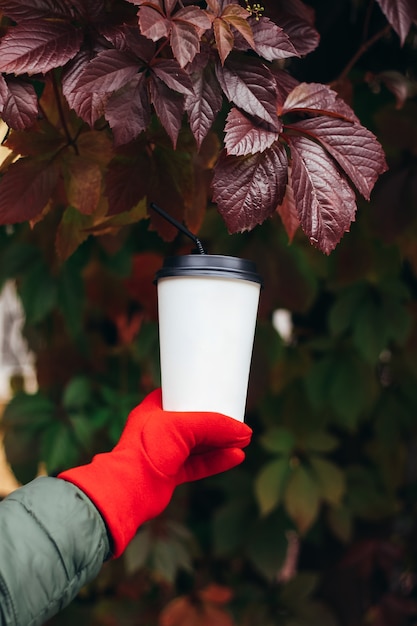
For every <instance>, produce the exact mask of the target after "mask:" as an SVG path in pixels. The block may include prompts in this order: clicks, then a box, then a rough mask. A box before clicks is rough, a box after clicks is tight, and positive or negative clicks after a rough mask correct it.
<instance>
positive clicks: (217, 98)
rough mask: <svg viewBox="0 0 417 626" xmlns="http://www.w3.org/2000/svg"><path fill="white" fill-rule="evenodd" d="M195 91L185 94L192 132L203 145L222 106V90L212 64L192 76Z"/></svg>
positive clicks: (199, 144)
mask: <svg viewBox="0 0 417 626" xmlns="http://www.w3.org/2000/svg"><path fill="white" fill-rule="evenodd" d="M190 79H191V84H192V88H193V92H192V93H191V94H188V95H186V96H185V102H184V105H185V110H186V111H187V114H188V119H189V123H190V128H191V132H192V133H193V135H194V138H195V140H196V142H197V145H198V147H199V148H200V147H201V144H202V142H203V139H204V138H205V137H206V136H207V133H208V131H209V130H210V128H211V126H212V124H213V122H214V120H215V118H216V115H217V113H218V112H219V111H220V109H221V106H222V101H223V97H222V92H221V89H220V85H219V83H218V82H217V79H216V77H215V75H214V73H213V70H212V68H211V66H209V65H207V66H206V67H204V68H203V69H200V70H199V71H197V72H193V73H192V74H191V76H190Z"/></svg>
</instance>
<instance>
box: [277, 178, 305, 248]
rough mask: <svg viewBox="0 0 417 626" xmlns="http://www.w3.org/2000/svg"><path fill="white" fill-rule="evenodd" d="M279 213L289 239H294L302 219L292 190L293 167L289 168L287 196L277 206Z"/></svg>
mask: <svg viewBox="0 0 417 626" xmlns="http://www.w3.org/2000/svg"><path fill="white" fill-rule="evenodd" d="M277 213H278V214H279V216H280V218H281V220H282V223H283V225H284V228H285V230H286V232H287V235H288V239H289V240H290V241H292V240H293V238H294V235H295V233H296V232H297V230H298V229H299V227H300V219H299V217H298V212H297V207H296V205H295V198H294V192H293V190H292V183H291V167H289V168H288V184H287V188H286V191H285V196H284V199H283V201H282V203H281V204H279V205H278V206H277Z"/></svg>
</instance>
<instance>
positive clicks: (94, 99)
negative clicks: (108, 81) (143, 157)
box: [62, 51, 108, 127]
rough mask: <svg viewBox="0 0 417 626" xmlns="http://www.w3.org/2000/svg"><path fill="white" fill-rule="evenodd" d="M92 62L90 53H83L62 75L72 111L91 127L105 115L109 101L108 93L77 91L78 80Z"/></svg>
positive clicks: (78, 55) (69, 64)
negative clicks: (105, 106) (106, 104)
mask: <svg viewBox="0 0 417 626" xmlns="http://www.w3.org/2000/svg"><path fill="white" fill-rule="evenodd" d="M90 60H91V56H90V53H89V52H87V51H82V52H79V53H78V54H77V56H76V57H75V58H74V59H73V60H71V61H70V62H69V63H68V64H67V66H66V67H65V69H64V71H63V73H62V93H63V94H64V96H65V99H66V101H67V102H68V105H69V106H70V108H71V109H74V111H75V112H76V113H77V115H78V116H79V117H80V118H81V119H82V120H84V121H85V122H87V124H89V125H90V126H91V127H92V126H93V125H94V122H96V121H97V120H98V119H99V118H100V117H101V116H102V115H103V113H104V105H105V103H106V101H107V99H108V95H107V94H106V93H97V92H94V91H93V92H89V91H84V90H80V91H77V90H76V85H77V82H78V79H79V78H80V76H81V74H82V73H83V71H84V70H85V69H86V66H87V63H88V62H89V61H90Z"/></svg>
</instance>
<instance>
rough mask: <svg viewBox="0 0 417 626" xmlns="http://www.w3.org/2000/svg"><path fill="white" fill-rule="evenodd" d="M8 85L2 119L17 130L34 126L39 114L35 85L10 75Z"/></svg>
mask: <svg viewBox="0 0 417 626" xmlns="http://www.w3.org/2000/svg"><path fill="white" fill-rule="evenodd" d="M7 87H8V95H7V98H6V100H5V101H4V108H3V112H2V119H3V120H4V122H6V124H7V125H8V126H10V127H11V128H14V129H15V130H23V129H25V128H28V127H29V126H32V124H33V123H34V122H35V120H36V118H37V115H38V98H37V96H36V92H35V89H34V87H33V85H31V83H27V82H22V81H19V80H14V79H13V78H11V77H9V78H8V80H7Z"/></svg>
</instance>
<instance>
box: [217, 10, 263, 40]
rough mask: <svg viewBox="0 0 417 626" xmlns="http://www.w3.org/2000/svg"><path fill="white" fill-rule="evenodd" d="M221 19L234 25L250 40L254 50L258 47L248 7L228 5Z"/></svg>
mask: <svg viewBox="0 0 417 626" xmlns="http://www.w3.org/2000/svg"><path fill="white" fill-rule="evenodd" d="M221 19H222V20H224V21H225V22H227V23H228V24H229V25H230V26H233V28H235V29H236V30H237V31H238V32H239V33H240V34H241V35H242V37H243V38H244V39H245V40H246V41H247V42H248V44H249V45H250V46H251V48H253V49H254V50H255V49H256V48H255V41H254V39H253V33H252V28H251V25H250V24H249V13H248V11H247V10H246V9H244V8H243V7H241V6H239V5H238V4H229V5H226V6H225V7H224V10H223V12H222V14H221Z"/></svg>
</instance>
